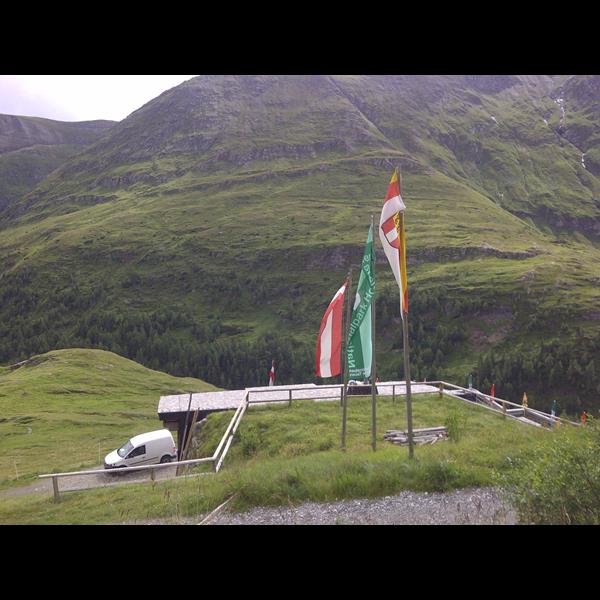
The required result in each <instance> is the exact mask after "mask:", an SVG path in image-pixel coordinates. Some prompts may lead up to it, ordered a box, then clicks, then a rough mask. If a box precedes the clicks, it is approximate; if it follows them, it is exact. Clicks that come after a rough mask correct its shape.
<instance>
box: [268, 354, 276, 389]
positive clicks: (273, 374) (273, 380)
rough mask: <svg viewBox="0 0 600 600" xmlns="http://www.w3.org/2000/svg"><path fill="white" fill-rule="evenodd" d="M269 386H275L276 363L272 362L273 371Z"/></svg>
mask: <svg viewBox="0 0 600 600" xmlns="http://www.w3.org/2000/svg"><path fill="white" fill-rule="evenodd" d="M269 385H270V386H271V385H275V361H274V360H272V361H271V370H270V371H269Z"/></svg>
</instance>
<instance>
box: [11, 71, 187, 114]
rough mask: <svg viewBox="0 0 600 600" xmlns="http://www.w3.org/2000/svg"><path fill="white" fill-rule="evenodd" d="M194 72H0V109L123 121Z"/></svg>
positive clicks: (18, 112)
mask: <svg viewBox="0 0 600 600" xmlns="http://www.w3.org/2000/svg"><path fill="white" fill-rule="evenodd" d="M191 77H195V76H194V75H0V113H1V114H7V115H21V116H30V117H45V118H46V119H56V120H57V121H93V120H95V119H109V120H111V121H122V120H123V119H124V118H125V117H126V116H127V115H129V114H131V113H132V112H133V111H134V110H137V109H138V108H140V106H142V105H143V104H146V102H149V101H150V100H152V99H153V98H156V96H158V95H160V94H162V92H164V91H165V90H168V89H170V88H172V87H175V86H176V85H179V84H180V83H182V82H183V81H186V80H187V79H190V78H191Z"/></svg>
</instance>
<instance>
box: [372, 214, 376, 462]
mask: <svg viewBox="0 0 600 600" xmlns="http://www.w3.org/2000/svg"><path fill="white" fill-rule="evenodd" d="M371 231H372V232H373V249H372V252H373V262H372V264H371V269H372V270H371V277H373V279H375V218H374V216H373V215H371ZM375 307H376V304H375V294H373V299H372V300H371V445H372V446H373V452H375V451H376V450H377V400H376V394H377V385H376V379H377V369H376V363H375Z"/></svg>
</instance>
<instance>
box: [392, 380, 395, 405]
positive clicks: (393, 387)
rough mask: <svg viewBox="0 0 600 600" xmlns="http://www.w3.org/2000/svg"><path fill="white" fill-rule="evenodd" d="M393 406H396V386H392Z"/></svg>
mask: <svg viewBox="0 0 600 600" xmlns="http://www.w3.org/2000/svg"><path fill="white" fill-rule="evenodd" d="M392 404H396V384H395V383H393V384H392Z"/></svg>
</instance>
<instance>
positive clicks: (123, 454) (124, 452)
mask: <svg viewBox="0 0 600 600" xmlns="http://www.w3.org/2000/svg"><path fill="white" fill-rule="evenodd" d="M132 450H133V444H132V443H131V442H130V441H128V442H127V443H126V444H125V445H124V446H121V447H120V448H119V449H118V450H117V454H118V455H119V456H120V457H121V458H125V457H126V456H127V455H128V454H129V453H130V452H131V451H132Z"/></svg>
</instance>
